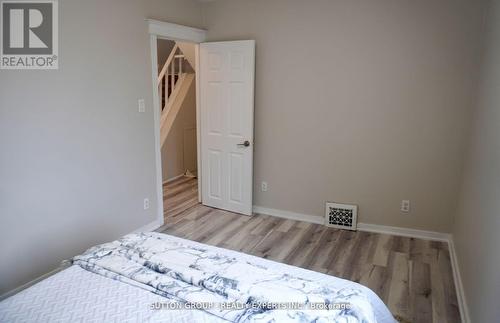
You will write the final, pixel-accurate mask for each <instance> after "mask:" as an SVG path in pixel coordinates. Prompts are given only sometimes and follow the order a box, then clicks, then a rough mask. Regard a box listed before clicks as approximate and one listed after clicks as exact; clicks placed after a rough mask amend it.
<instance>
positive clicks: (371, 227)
mask: <svg viewBox="0 0 500 323" xmlns="http://www.w3.org/2000/svg"><path fill="white" fill-rule="evenodd" d="M253 211H254V213H259V214H265V215H271V216H276V217H279V218H285V219H290V220H296V221H304V222H309V223H316V224H324V223H325V220H324V218H323V217H322V216H318V215H310V214H303V213H296V212H290V211H284V210H278V209H271V208H266V207H262V206H258V205H254V206H253ZM358 230H359V231H366V232H375V233H384V234H391V235H396V236H403V237H410V238H420V239H426V240H436V241H445V242H448V241H449V239H450V234H448V233H442V232H434V231H424V230H416V229H409V228H402V227H391V226H386V225H379V224H369V223H358Z"/></svg>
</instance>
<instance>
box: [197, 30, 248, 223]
mask: <svg viewBox="0 0 500 323" xmlns="http://www.w3.org/2000/svg"><path fill="white" fill-rule="evenodd" d="M254 74H255V41H253V40H245V41H230V42H216V43H202V44H200V106H201V154H202V162H201V163H202V173H201V174H202V175H201V176H202V186H203V187H202V201H203V204H205V205H208V206H213V207H217V208H221V209H226V210H229V211H233V212H237V213H243V214H248V215H250V214H252V186H253V112H254ZM245 141H248V143H249V145H246V146H245V145H242V144H243V143H244V142H245Z"/></svg>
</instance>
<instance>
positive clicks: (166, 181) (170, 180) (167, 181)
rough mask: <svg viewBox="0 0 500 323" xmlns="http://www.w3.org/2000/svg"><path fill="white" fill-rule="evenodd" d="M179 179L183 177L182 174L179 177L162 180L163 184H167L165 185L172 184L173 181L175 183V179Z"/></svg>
mask: <svg viewBox="0 0 500 323" xmlns="http://www.w3.org/2000/svg"><path fill="white" fill-rule="evenodd" d="M181 177H184V173H182V174H180V175H177V176H174V177H171V178H169V179H167V180H164V181H163V184H167V183H170V182H173V181H175V180H176V179H179V178H181Z"/></svg>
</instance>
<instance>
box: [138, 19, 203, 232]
mask: <svg viewBox="0 0 500 323" xmlns="http://www.w3.org/2000/svg"><path fill="white" fill-rule="evenodd" d="M146 21H147V23H148V33H149V45H150V49H151V77H152V81H153V110H154V111H153V118H154V138H155V163H156V198H157V201H158V205H157V210H158V215H157V217H158V218H157V220H156V221H157V223H159V226H162V225H163V224H164V217H163V175H162V168H161V165H162V162H161V142H160V118H161V114H160V103H159V93H158V87H157V86H156V82H157V79H158V52H157V41H158V39H162V38H164V39H169V40H178V41H185V42H190V43H194V44H195V45H196V46H195V65H196V66H195V71H196V72H195V77H196V89H195V90H196V146H197V147H196V150H197V164H198V166H197V178H198V202H201V196H202V191H201V190H202V185H201V167H200V165H201V120H200V118H201V110H200V91H199V88H200V77H199V74H200V73H199V66H200V56H199V44H200V43H202V42H204V41H205V40H206V38H207V31H206V30H204V29H198V28H193V27H188V26H183V25H178V24H173V23H170V22H164V21H159V20H155V19H146Z"/></svg>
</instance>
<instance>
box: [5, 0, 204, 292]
mask: <svg viewBox="0 0 500 323" xmlns="http://www.w3.org/2000/svg"><path fill="white" fill-rule="evenodd" d="M147 17H152V18H157V19H163V20H169V21H172V22H175V23H182V24H187V25H192V26H195V27H196V26H199V25H200V24H201V13H200V7H199V5H198V3H197V2H196V1H194V0H193V1H191V0H175V1H174V0H172V1H170V0H157V1H138V0H106V1H98V0H85V1H80V0H64V1H59V35H60V39H59V48H60V51H59V54H60V55H59V58H60V62H59V70H54V71H16V70H10V71H7V70H2V71H0V149H1V152H0V246H1V248H0V259H1V262H0V263H1V264H0V294H1V293H3V292H5V291H8V290H10V289H12V288H14V287H16V286H19V285H20V284H23V283H26V282H27V281H29V280H31V279H33V278H35V277H37V276H39V275H41V274H43V273H46V272H48V271H50V270H52V269H53V268H55V267H57V266H58V265H59V263H60V261H61V260H63V259H69V258H70V257H72V256H74V255H76V254H78V253H80V252H82V251H84V250H85V249H87V248H88V247H90V246H92V245H95V244H98V243H101V242H105V241H109V240H112V239H114V238H118V237H120V236H121V235H123V234H125V233H129V232H131V231H132V230H135V229H138V228H140V227H141V226H143V225H145V224H148V223H150V222H152V221H153V220H154V219H156V215H157V214H156V208H155V207H154V206H155V205H157V203H156V186H155V182H156V178H155V150H154V134H153V129H154V127H153V111H152V84H151V62H150V48H149V36H148V33H147V23H146V21H145V18H147ZM138 98H145V100H146V107H147V108H146V113H144V114H142V113H138V112H137V99H138ZM144 197H149V198H150V200H151V206H152V207H151V208H150V209H149V210H146V211H145V210H143V198H144Z"/></svg>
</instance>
